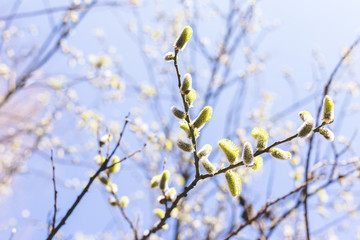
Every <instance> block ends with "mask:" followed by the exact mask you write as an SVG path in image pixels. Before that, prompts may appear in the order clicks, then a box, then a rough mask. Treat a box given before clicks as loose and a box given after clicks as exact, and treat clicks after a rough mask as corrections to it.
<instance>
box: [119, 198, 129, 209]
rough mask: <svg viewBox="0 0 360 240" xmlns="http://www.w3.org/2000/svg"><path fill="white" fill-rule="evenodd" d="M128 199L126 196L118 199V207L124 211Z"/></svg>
mask: <svg viewBox="0 0 360 240" xmlns="http://www.w3.org/2000/svg"><path fill="white" fill-rule="evenodd" d="M129 202H130V199H129V198H128V197H127V196H123V197H121V199H120V203H119V206H120V207H121V208H122V209H124V208H126V207H127V205H129Z"/></svg>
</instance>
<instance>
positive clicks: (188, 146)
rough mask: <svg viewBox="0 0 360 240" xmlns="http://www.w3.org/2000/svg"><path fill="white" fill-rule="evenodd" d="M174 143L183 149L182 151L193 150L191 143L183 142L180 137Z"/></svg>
mask: <svg viewBox="0 0 360 240" xmlns="http://www.w3.org/2000/svg"><path fill="white" fill-rule="evenodd" d="M176 145H177V146H178V148H180V150H183V151H184V152H192V151H194V147H193V145H192V144H191V143H187V142H184V141H183V140H181V139H178V140H177V142H176Z"/></svg>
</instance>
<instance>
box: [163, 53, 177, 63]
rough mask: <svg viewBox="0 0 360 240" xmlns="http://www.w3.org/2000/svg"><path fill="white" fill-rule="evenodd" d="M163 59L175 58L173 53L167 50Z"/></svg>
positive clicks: (170, 59)
mask: <svg viewBox="0 0 360 240" xmlns="http://www.w3.org/2000/svg"><path fill="white" fill-rule="evenodd" d="M164 59H165V61H173V60H174V59H175V53H173V52H167V53H166V54H165V56H164Z"/></svg>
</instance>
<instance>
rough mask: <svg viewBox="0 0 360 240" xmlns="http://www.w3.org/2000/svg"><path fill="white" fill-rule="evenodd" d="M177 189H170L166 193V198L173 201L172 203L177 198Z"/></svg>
mask: <svg viewBox="0 0 360 240" xmlns="http://www.w3.org/2000/svg"><path fill="white" fill-rule="evenodd" d="M176 194H177V192H176V189H175V188H173V187H172V188H170V189H168V190H167V191H166V192H165V196H166V199H167V200H171V201H174V200H175V198H176Z"/></svg>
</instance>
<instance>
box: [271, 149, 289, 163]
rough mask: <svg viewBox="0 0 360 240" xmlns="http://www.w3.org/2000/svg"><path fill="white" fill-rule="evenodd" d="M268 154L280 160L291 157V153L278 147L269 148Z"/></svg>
mask: <svg viewBox="0 0 360 240" xmlns="http://www.w3.org/2000/svg"><path fill="white" fill-rule="evenodd" d="M269 152H270V155H271V156H273V157H274V158H277V159H280V160H287V159H290V158H291V153H290V152H287V151H284V150H281V149H280V148H270V150H269Z"/></svg>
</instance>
